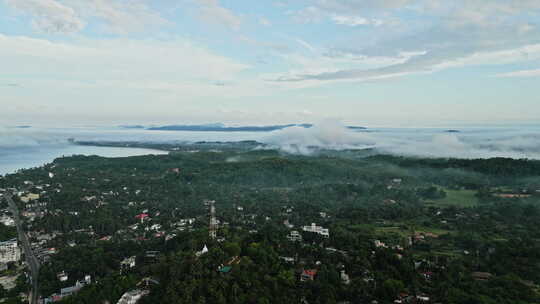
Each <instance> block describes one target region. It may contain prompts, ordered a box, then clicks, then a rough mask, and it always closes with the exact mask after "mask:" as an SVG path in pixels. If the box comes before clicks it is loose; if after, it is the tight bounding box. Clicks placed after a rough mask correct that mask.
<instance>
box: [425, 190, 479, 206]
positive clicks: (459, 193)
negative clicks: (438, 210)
mask: <svg viewBox="0 0 540 304" xmlns="http://www.w3.org/2000/svg"><path fill="white" fill-rule="evenodd" d="M444 191H445V192H446V197H445V198H443V199H439V200H430V201H428V204H432V205H436V206H458V207H474V206H476V205H477V204H478V198H476V196H475V195H476V191H474V190H449V189H444Z"/></svg>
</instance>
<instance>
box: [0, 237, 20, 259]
mask: <svg viewBox="0 0 540 304" xmlns="http://www.w3.org/2000/svg"><path fill="white" fill-rule="evenodd" d="M20 259H21V249H20V248H19V246H18V245H17V239H12V240H9V241H4V242H0V263H9V262H18V261H19V260H20Z"/></svg>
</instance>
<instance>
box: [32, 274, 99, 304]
mask: <svg viewBox="0 0 540 304" xmlns="http://www.w3.org/2000/svg"><path fill="white" fill-rule="evenodd" d="M57 278H58V280H60V281H61V282H65V281H67V280H68V275H67V273H65V272H61V273H59V274H58V275H57ZM91 283H92V277H91V276H89V275H86V276H85V277H84V280H81V281H79V280H77V281H76V282H75V285H73V286H69V287H65V288H62V289H60V293H55V294H52V295H51V296H49V297H47V298H45V299H42V300H41V303H42V304H47V303H55V302H60V301H62V299H63V298H65V297H69V296H71V295H73V294H75V293H77V292H79V291H80V290H81V289H82V288H83V287H84V286H86V285H89V284H91Z"/></svg>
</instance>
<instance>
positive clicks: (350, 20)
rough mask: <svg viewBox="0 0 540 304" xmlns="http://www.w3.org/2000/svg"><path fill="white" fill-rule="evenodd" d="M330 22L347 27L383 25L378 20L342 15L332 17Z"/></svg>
mask: <svg viewBox="0 0 540 304" xmlns="http://www.w3.org/2000/svg"><path fill="white" fill-rule="evenodd" d="M332 21H334V22H335V23H336V24H340V25H348V26H359V25H374V26H380V25H382V24H384V22H383V21H382V20H379V19H366V18H362V17H358V16H343V15H334V16H332Z"/></svg>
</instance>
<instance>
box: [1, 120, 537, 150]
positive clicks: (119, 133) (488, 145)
mask: <svg viewBox="0 0 540 304" xmlns="http://www.w3.org/2000/svg"><path fill="white" fill-rule="evenodd" d="M69 138H74V139H75V140H82V141H96V142H98V141H118V142H122V141H137V142H153V143H156V142H160V143H173V142H199V141H222V142H226V141H228V142H235V141H242V140H255V141H258V142H260V143H263V144H266V145H268V146H269V147H271V148H277V149H280V150H282V151H284V152H288V153H294V154H304V155H311V154H313V153H314V152H317V151H318V150H321V149H329V150H346V149H373V150H375V151H377V152H380V153H387V154H395V155H404V156H419V157H447V158H450V157H454V158H491V157H511V158H529V159H540V128H539V127H538V126H529V127H504V128H502V127H498V128H488V127H486V128H480V127H475V128H460V129H458V130H451V131H450V130H447V129H442V128H369V129H366V130H361V129H350V128H347V127H346V126H345V125H344V124H342V123H340V122H339V121H335V120H326V121H321V122H319V123H315V124H314V126H313V127H311V128H303V127H290V128H286V129H283V130H278V131H273V132H196V131H178V132H176V131H172V132H171V131H149V130H125V129H121V128H116V127H109V128H90V127H88V128H62V129H58V128H57V129H46V128H11V127H10V128H5V127H4V128H2V127H0V154H2V153H7V152H8V151H11V152H14V151H16V150H18V149H42V148H46V147H62V146H67V145H69V141H68V139H69Z"/></svg>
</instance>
